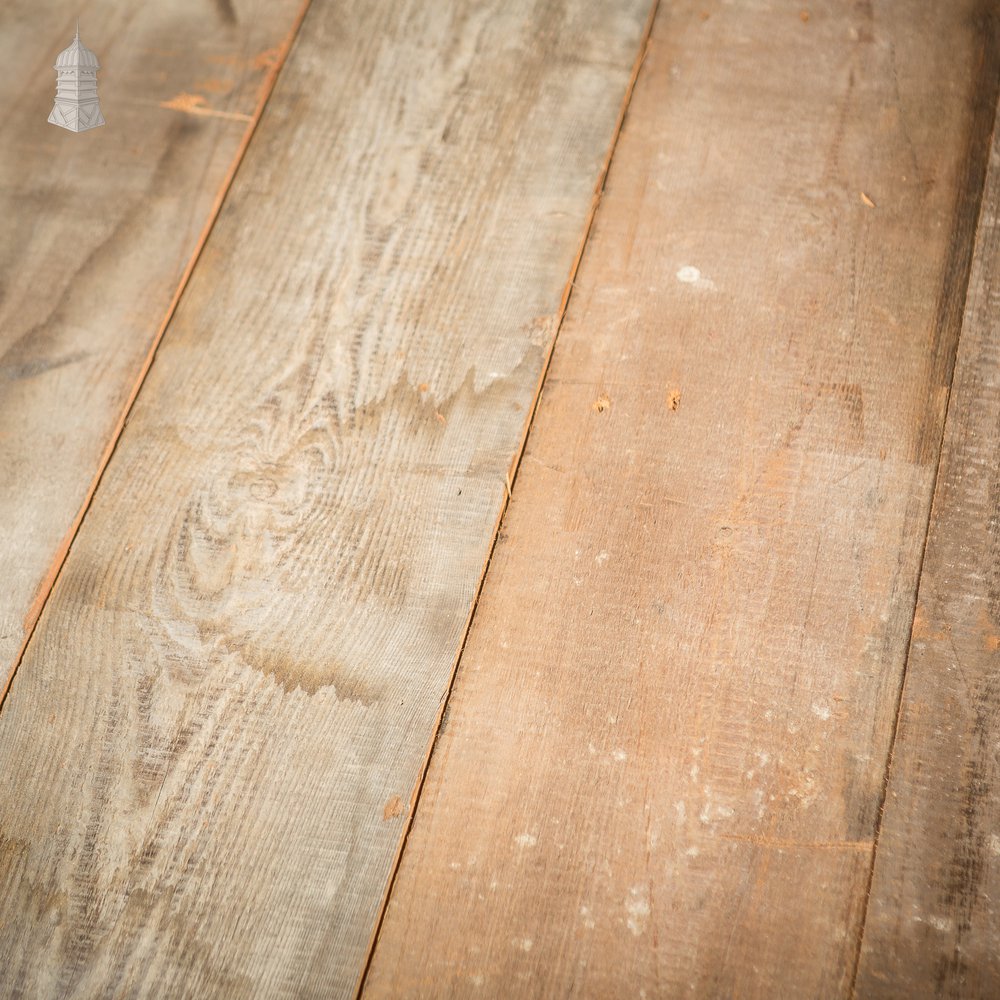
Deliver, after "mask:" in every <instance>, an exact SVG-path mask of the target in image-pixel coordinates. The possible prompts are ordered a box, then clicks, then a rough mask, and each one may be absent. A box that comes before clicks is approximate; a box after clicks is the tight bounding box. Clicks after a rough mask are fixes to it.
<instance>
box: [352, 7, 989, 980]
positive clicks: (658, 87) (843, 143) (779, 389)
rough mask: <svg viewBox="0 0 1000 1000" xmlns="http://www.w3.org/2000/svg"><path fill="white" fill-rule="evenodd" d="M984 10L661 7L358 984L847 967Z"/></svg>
mask: <svg viewBox="0 0 1000 1000" xmlns="http://www.w3.org/2000/svg"><path fill="white" fill-rule="evenodd" d="M981 12H982V11H981V8H980V5H978V4H976V3H970V2H960V3H955V4H948V5H943V4H934V5H932V4H926V3H923V2H922V0H899V2H896V3H892V4H875V5H873V4H870V3H858V4H830V5H815V6H812V5H811V16H810V17H809V18H808V20H805V19H804V18H802V17H800V16H799V10H798V9H797V8H796V7H795V6H789V5H788V4H779V3H773V4H771V3H755V4H749V3H747V4H732V5H728V4H720V5H714V4H713V5H709V6H706V4H705V3H704V2H703V0H697V2H693V0H678V2H674V3H670V4H664V5H661V7H660V11H659V14H658V15H657V21H656V24H655V25H654V29H653V37H652V41H651V44H650V50H649V53H648V55H647V57H646V61H645V63H644V65H643V69H642V71H641V72H640V74H639V79H638V82H637V85H636V90H635V94H634V96H633V99H632V103H631V105H630V108H629V113H628V117H627V118H626V121H625V127H624V130H623V132H622V136H621V138H620V140H619V143H618V145H617V148H616V152H615V158H614V161H613V163H612V167H611V172H610V175H609V180H608V184H607V187H606V190H605V194H604V198H603V200H602V202H601V208H600V211H599V212H598V215H597V220H596V223H595V228H594V230H593V232H592V234H591V239H590V242H589V243H588V247H587V251H586V254H585V255H584V259H583V264H582V266H581V270H580V272H579V274H578V276H577V280H576V282H575V289H574V293H573V297H572V299H571V300H570V305H569V311H568V314H567V317H566V320H565V322H564V325H563V331H562V332H561V333H560V338H559V342H558V345H557V347H556V350H555V355H554V358H553V363H552V367H551V369H550V373H549V376H548V378H547V380H546V384H545V388H544V391H543V394H542V398H541V401H540V405H539V410H538V413H537V416H536V419H535V421H534V423H533V425H532V431H531V435H530V437H529V440H528V446H527V450H526V453H525V458H524V460H523V461H522V463H521V466H520V472H519V474H518V476H517V480H516V484H515V487H514V496H513V501H512V505H511V507H510V508H509V510H508V513H507V515H506V517H505V519H504V525H503V528H502V531H501V534H500V540H499V542H498V545H497V549H496V552H495V553H494V556H493V559H492V561H491V564H490V569H489V572H488V574H487V578H486V581H485V584H484V588H483V592H482V595H481V598H480V601H479V603H478V605H477V611H476V615H475V619H474V622H473V626H472V630H471V633H470V636H469V640H468V644H467V646H466V648H465V651H464V653H463V657H462V662H461V665H460V668H459V671H458V675H457V679H456V682H455V687H454V690H453V692H452V695H451V698H450V700H449V703H448V711H447V713H446V716H445V720H444V723H443V726H442V730H441V733H440V735H439V738H438V741H437V743H436V745H435V749H434V753H433V755H432V758H431V765H430V770H429V773H428V777H427V780H426V783H425V785H424V788H423V792H422V795H421V798H420V801H419V806H418V808H417V810H416V815H415V819H414V824H413V828H412V829H411V831H410V835H409V838H408V840H407V842H406V847H405V849H404V851H403V855H402V863H401V866H400V869H399V872H398V875H397V878H396V880H395V883H394V885H393V888H392V891H391V894H390V897H389V904H388V907H387V911H386V916H385V920H384V923H383V925H382V928H381V932H380V935H379V938H378V940H377V944H376V947H375V950H374V957H373V961H372V965H371V968H370V972H369V975H368V978H367V982H366V986H365V990H364V996H365V997H367V998H375V997H383V996H385V997H418V996H419V997H448V996H451V997H459V996H462V997H464V996H471V995H477V996H492V997H510V996H532V997H562V996H578V997H595V998H597V997H599V998H611V997H637V996H638V997H644V996H645V997H649V998H653V997H675V996H686V995H690V996H696V997H735V996H738V997H744V998H745V997H767V998H774V997H836V996H844V995H845V994H846V993H847V992H848V990H849V985H850V979H851V974H852V972H853V969H854V960H855V955H856V953H857V949H858V946H859V934H860V926H861V916H862V913H863V910H864V903H865V890H866V888H867V884H868V875H869V870H870V863H871V857H872V848H873V838H874V832H875V829H876V822H877V817H878V809H879V802H880V799H881V793H882V788H883V777H884V774H885V767H886V760H887V753H888V748H889V742H890V735H891V732H892V727H893V720H894V715H895V706H896V701H897V697H896V696H897V692H898V689H899V684H900V680H901V676H902V670H903V663H904V657H905V653H906V647H907V641H908V637H909V632H910V625H911V617H912V614H913V607H914V600H915V594H916V584H917V575H918V570H919V564H920V558H921V552H922V547H923V539H924V532H925V528H926V524H927V517H928V510H929V505H930V499H931V491H932V482H933V478H934V473H935V469H936V466H937V456H938V451H939V443H940V438H941V429H942V423H943V419H944V408H945V401H946V397H947V388H948V385H949V384H950V377H951V368H952V360H953V357H954V350H955V346H956V342H957V337H958V333H959V327H960V325H961V312H962V303H963V296H964V291H965V286H966V280H967V277H968V269H969V260H970V257H971V246H972V237H973V231H974V228H975V222H976V217H977V212H978V200H979V197H980V195H981V190H982V187H981V185H982V173H983V170H984V168H985V163H986V158H987V154H988V142H989V134H990V118H989V116H985V115H984V114H982V113H981V110H980V109H981V105H982V101H983V100H985V101H987V102H988V101H992V100H994V99H995V97H996V87H995V79H994V70H995V67H996V61H995V50H994V49H993V47H992V35H991V33H990V32H989V30H988V28H987V27H986V26H985V25H984V23H983V22H982V19H981V18H980V17H979V16H978V15H979V14H981ZM705 13H708V14H710V16H709V17H707V18H706V17H705V16H704V15H705ZM984 53H985V56H986V58H984ZM981 95H982V97H981ZM862 193H864V196H865V198H867V199H868V201H869V202H872V203H873V205H874V207H872V206H871V205H868V204H867V203H866V202H865V198H863V197H862Z"/></svg>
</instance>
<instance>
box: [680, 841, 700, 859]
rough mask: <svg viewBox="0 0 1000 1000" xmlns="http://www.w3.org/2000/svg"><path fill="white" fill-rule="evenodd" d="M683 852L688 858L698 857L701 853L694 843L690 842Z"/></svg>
mask: <svg viewBox="0 0 1000 1000" xmlns="http://www.w3.org/2000/svg"><path fill="white" fill-rule="evenodd" d="M684 853H685V854H686V855H687V856H688V857H689V858H696V857H698V855H699V854H701V851H699V850H698V848H697V847H695V846H694V844H692V845H691V846H690V847H689V848H688V849H687V850H686V851H685V852H684Z"/></svg>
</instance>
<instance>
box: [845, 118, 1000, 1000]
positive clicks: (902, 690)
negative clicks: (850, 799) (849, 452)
mask: <svg viewBox="0 0 1000 1000" xmlns="http://www.w3.org/2000/svg"><path fill="white" fill-rule="evenodd" d="M997 111H998V105H997V104H996V102H994V109H993V121H992V124H991V126H990V130H989V133H988V135H987V137H986V142H985V143H984V146H985V149H984V150H983V155H984V157H985V162H984V164H983V170H982V182H981V184H980V185H979V190H978V191H977V192H976V228H975V231H974V232H973V234H972V239H971V241H970V246H969V253H968V263H967V265H966V274H965V287H964V288H963V290H962V307H961V313H960V316H961V322H960V324H959V330H958V336H957V337H956V339H955V350H954V354H953V356H952V363H951V373H950V376H949V378H948V388H947V396H946V398H945V403H944V417H943V418H942V420H941V433H940V435H939V437H938V442H937V462H936V463H935V466H934V479H933V482H932V483H931V502H930V505H929V508H928V511H927V521H926V523H925V525H924V542H923V546H922V547H921V550H920V564H919V565H918V567H917V581H916V586H915V588H914V591H913V607H912V609H911V611H910V629H909V634H908V636H907V640H906V652H905V654H904V656H903V671H902V676H901V677H900V681H899V687H898V689H897V693H896V705H895V709H894V712H893V719H892V734H891V736H890V737H889V752H888V754H887V755H886V761H885V772H884V773H883V775H882V790H881V794H880V796H879V803H878V811H877V813H876V817H877V818H876V821H875V836H874V838H873V842H872V848H871V862H870V864H869V866H868V877H867V879H866V882H865V896H864V909H863V911H862V914H861V926H860V928H859V929H858V940H857V948H856V950H855V953H854V962H853V964H852V968H851V979H850V986H849V987H848V992H847V996H848V997H849V998H850V1000H857V983H858V974H859V973H860V971H861V953H862V949H863V947H864V941H865V930H866V928H867V925H868V911H869V909H870V908H871V896H872V887H873V885H874V882H875V863H876V860H877V857H878V849H879V840H880V838H881V835H882V825H883V821H884V819H885V806H886V800H887V798H888V795H889V782H890V779H891V777H892V765H893V759H894V757H895V752H896V740H897V737H898V735H899V721H900V716H901V715H902V711H903V702H904V699H905V696H906V681H907V677H908V674H909V666H910V647H911V646H912V645H913V625H914V620H915V618H916V613H917V605H918V604H919V601H920V584H921V582H922V581H923V576H924V559H925V558H926V556H927V546H928V542H929V541H930V531H931V525H932V524H933V523H934V515H935V513H936V510H937V507H938V482H939V479H940V476H941V463H942V462H943V460H944V440H945V435H946V433H947V430H948V417H949V415H950V414H951V399H952V391H953V389H954V387H955V372H956V371H957V370H958V360H959V351H960V348H961V343H962V331H963V330H964V329H965V311H966V306H967V304H968V298H969V286H970V284H971V283H972V271H973V265H974V261H975V256H976V247H977V246H978V245H979V233H980V230H981V228H982V214H983V210H984V205H983V201H984V195H985V192H986V183H987V179H988V177H989V173H990V161H991V158H992V149H993V137H994V135H995V133H996V127H997ZM975 152H978V151H974V153H975Z"/></svg>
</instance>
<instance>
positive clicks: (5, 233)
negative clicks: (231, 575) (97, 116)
mask: <svg viewBox="0 0 1000 1000" xmlns="http://www.w3.org/2000/svg"><path fill="white" fill-rule="evenodd" d="M302 6H303V0H279V2H276V3H273V2H264V0H237V2H235V3H225V4H212V3H208V2H206V0H169V2H157V3H155V4H151V3H141V2H138V0H105V2H102V3H101V4H100V5H93V6H91V7H90V8H86V7H85V8H82V9H81V8H80V7H79V6H77V5H70V4H66V3H65V2H55V0H52V2H44V3H39V2H37V0H13V2H8V3H4V4H3V5H2V6H0V65H2V66H3V71H2V73H0V114H2V118H0V149H2V153H0V219H2V220H3V221H2V222H0V234H2V235H0V524H2V525H3V527H4V531H3V533H2V535H0V568H2V572H0V692H2V691H5V690H6V682H7V676H8V673H9V672H10V670H11V668H12V667H13V666H14V664H15V663H16V662H17V660H18V658H19V653H20V650H21V648H22V646H23V643H24V641H25V639H26V638H27V636H28V634H30V631H31V628H32V627H33V625H34V623H35V621H36V619H37V617H38V612H39V611H40V610H41V606H42V604H43V603H44V600H45V598H46V596H47V594H48V592H49V589H50V587H51V583H52V579H53V577H54V574H55V573H56V572H57V571H58V568H59V566H60V565H61V562H62V559H63V556H64V554H65V550H66V547H67V546H68V544H69V541H70V539H71V538H72V535H73V533H74V532H75V529H76V523H75V522H76V521H77V520H78V518H79V516H80V515H82V512H83V508H84V506H85V505H86V502H87V500H88V497H89V495H90V491H91V487H92V483H93V482H94V479H95V475H96V474H97V473H98V470H99V469H100V468H101V467H102V466H103V464H104V461H105V458H106V454H107V453H108V449H109V447H110V445H111V444H112V443H113V440H114V438H115V437H117V432H118V429H119V426H120V421H121V419H122V416H123V413H124V411H125V409H126V407H127V405H128V403H129V402H130V401H131V394H132V392H133V390H134V388H135V386H136V384H137V382H138V380H139V379H140V376H141V374H142V370H143V367H144V364H145V363H146V361H147V359H148V357H149V354H150V350H151V348H152V346H153V344H154V342H155V341H156V339H157V337H158V336H159V333H160V331H161V329H162V324H163V322H164V320H165V317H166V315H167V314H168V311H169V309H170V308H171V305H172V300H173V299H174V297H175V294H176V292H177V289H178V286H179V285H180V284H181V283H182V282H183V279H184V276H185V273H186V269H187V268H188V266H189V263H190V262H191V259H192V256H193V254H194V253H195V251H196V249H197V247H198V246H199V243H200V237H201V234H202V232H203V229H204V228H205V226H206V223H207V222H208V221H209V220H210V218H211V217H212V216H213V215H214V212H215V209H216V207H217V205H216V202H217V199H218V197H219V196H220V194H221V193H222V191H223V189H224V188H225V187H226V186H227V185H228V180H229V174H230V171H231V169H232V168H233V166H234V160H235V159H237V158H238V156H239V154H240V152H241V148H242V144H243V142H244V141H245V139H246V138H247V137H248V132H249V130H250V129H251V128H252V124H253V118H254V115H255V114H256V113H257V110H258V108H259V106H260V104H261V102H262V101H263V100H264V99H265V97H266V95H267V93H268V92H269V91H270V88H271V85H272V83H273V79H274V72H275V69H276V66H277V64H278V62H279V61H280V58H281V55H282V52H283V50H284V48H285V47H286V46H287V43H288V42H289V40H290V35H291V34H292V32H293V29H294V27H295V26H296V23H297V21H298V18H299V15H300V13H301V10H302ZM78 15H80V16H81V30H82V36H83V39H84V41H85V42H86V43H88V44H89V46H90V47H91V48H93V49H94V50H95V51H96V52H97V55H98V58H99V59H100V61H101V66H102V68H101V70H100V72H99V74H98V85H99V93H100V98H101V106H102V109H103V111H104V116H105V118H106V119H107V121H108V125H107V126H106V127H105V128H102V129H98V130H96V131H94V132H87V133H82V134H79V135H74V134H70V133H68V132H65V131H63V130H60V129H57V128H55V127H53V126H52V125H49V124H48V123H47V121H46V119H47V117H48V114H49V111H50V110H51V108H52V99H53V97H54V95H55V73H54V72H53V70H52V64H53V63H54V62H55V57H56V55H57V54H58V53H59V52H60V51H61V49H63V48H64V47H65V46H66V45H68V44H69V42H70V41H71V40H72V38H73V31H74V24H75V20H76V17H77V16H78ZM184 107H187V108H188V109H190V110H189V111H184V110H181V109H182V108H184ZM192 112H193V113H192ZM0 697H2V695H0Z"/></svg>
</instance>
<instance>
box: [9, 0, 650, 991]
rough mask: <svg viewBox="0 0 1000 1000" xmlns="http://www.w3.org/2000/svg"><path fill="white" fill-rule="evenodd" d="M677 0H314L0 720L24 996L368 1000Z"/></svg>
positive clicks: (14, 962) (13, 967) (12, 939)
mask: <svg viewBox="0 0 1000 1000" xmlns="http://www.w3.org/2000/svg"><path fill="white" fill-rule="evenodd" d="M647 12H648V7H647V3H646V0H629V2H626V3H619V4H615V5H613V7H612V6H611V5H607V4H604V3H601V2H598V0H490V2H482V0H476V2H473V0H412V2H405V3H399V2H398V0H371V2H367V3H363V4H340V3H334V2H326V0H314V3H313V4H312V6H311V7H310V10H309V13H308V14H307V16H306V19H305V21H304V23H303V27H302V29H301V32H300V34H299V37H298V40H297V42H296V45H295V48H294V49H293V51H292V54H291V56H290V58H289V61H288V63H287V65H286V67H285V69H284V70H283V72H282V75H281V78H280V80H279V81H278V85H277V87H276V88H275V91H274V94H273V95H272V97H271V100H270V102H269V104H268V107H267V109H266V111H265V113H264V116H263V118H262V120H261V124H260V125H259V127H258V130H257V132H256V133H255V136H254V141H253V143H252V144H251V146H250V149H249V151H248V153H247V156H246V158H245V160H244V162H243V165H242V166H241V169H240V172H239V174H238V176H237V178H236V181H235V183H234V185H233V188H232V190H231V192H230V195H229V197H228V198H227V201H226V203H225V205H224V207H223V210H222V212H221V214H220V216H219V219H218V222H217V223H216V227H215V229H214V230H213V232H212V234H211V237H210V238H209V240H208V242H207V243H206V246H205V249H204V251H203V253H202V255H201V257H200V259H199V263H198V266H197V268H196V269H195V272H194V274H193V276H192V279H191V281H190V283H189V285H188V288H187V292H186V293H185V296H184V299H183V300H182V302H181V304H180V306H179V308H178V311H177V313H176V314H175V317H174V319H173V321H172V323H171V326H170V329H169V331H168V333H167V335H166V337H165V339H164V342H163V344H162V345H161V348H160V350H159V352H158V354H157V358H156V362H155V364H154V365H153V367H152V369H151V372H150V375H149V377H148V378H147V381H146V383H145V385H144V387H143V390H142V392H141V394H140V396H139V399H138V400H137V402H136V406H135V407H134V409H133V411H132V414H131V416H130V420H129V424H128V427H127V428H126V430H125V432H124V434H123V435H122V438H121V440H120V442H119V445H118V448H117V450H116V452H115V454H114V456H113V458H112V461H111V463H110V464H109V466H108V470H107V472H106V473H105V476H104V478H103V479H102V481H101V485H100V488H99V489H98V490H97V492H96V494H95V497H94V501H93V504H92V506H91V508H90V511H89V513H88V516H87V518H86V520H85V521H84V524H83V526H82V528H81V531H80V532H79V534H78V535H77V538H76V540H75V542H74V545H73V549H72V552H71V554H70V556H69V558H68V560H67V562H66V564H65V567H64V569H63V572H62V574H61V575H60V577H59V580H58V581H57V584H56V586H55V588H54V590H53V593H52V596H51V598H50V600H49V603H48V605H47V606H46V609H45V611H44V613H43V615H42V618H41V619H40V621H39V624H38V627H37V629H36V632H35V634H34V637H33V639H32V641H31V643H30V644H29V647H28V649H27V652H26V655H25V658H24V661H23V663H22V666H21V668H20V670H19V671H18V673H17V675H16V677H15V680H14V684H13V686H12V688H11V694H10V696H9V698H8V701H7V704H6V705H5V707H4V710H3V713H2V715H0V836H2V838H3V839H2V841H0V843H2V844H3V847H2V850H0V959H2V963H3V964H4V965H5V967H6V973H5V979H6V985H8V986H9V987H11V988H13V989H14V990H15V991H19V992H20V993H23V995H25V996H28V995H30V996H32V997H44V996H52V995H58V996H87V997H90V996H95V995H97V996H105V995H107V996H112V995H113V996H120V995H124V996H134V995H144V994H145V995H150V996H156V997H158V998H160V997H188V996H226V997H244V996H245V997H251V996H252V997H257V996H268V997H275V996H287V997H291V996H295V997H305V996H316V997H324V998H325V997H331V996H342V995H348V994H350V993H351V992H352V991H353V989H354V987H355V984H356V982H357V978H358V976H359V975H360V972H361V968H362V965H363V962H364V958H365V955H366V953H367V949H368V945H369V941H370V938H371V934H372V931H373V928H374V921H375V918H376V916H377V914H378V912H379V908H380V905H381V900H382V896H383V893H384V890H385V887H386V883H387V878H388V874H389V872H390V870H391V868H392V865H393V862H394V858H395V855H396V852H397V850H398V845H399V838H400V835H401V832H402V830H403V826H404V822H405V815H406V811H407V806H406V804H407V803H408V802H409V801H410V797H411V794H412V793H413V790H414V786H415V783H416V781H417V779H418V777H419V775H420V773H421V771H422V769H423V766H424V762H425V760H426V756H427V753H428V751H429V740H430V737H431V735H432V732H433V728H434V725H435V721H436V718H437V715H438V712H439V706H440V702H441V699H442V696H443V694H444V692H445V690H446V687H447V685H448V682H449V679H450V675H451V671H452V668H453V665H454V661H455V659H456V656H457V653H458V649H459V645H460V642H461V640H462V638H463V636H464V634H465V627H466V622H467V619H468V615H469V612H470V609H471V603H472V600H473V596H474V594H475V592H476V590H477V587H478V584H479V581H480V578H481V574H482V571H483V566H484V562H485V559H486V556H487V554H488V552H489V550H490V546H491V542H492V538H493V534H494V529H495V526H496V523H497V519H498V516H499V511H500V508H501V503H502V501H503V498H504V497H505V495H506V488H507V487H506V477H507V474H508V471H509V468H510V464H511V462H512V460H513V458H514V456H515V454H516V453H517V452H518V451H519V448H520V442H521V438H522V435H523V432H524V423H525V419H526V414H527V412H528V410H529V408H530V407H531V405H532V404H533V402H534V399H535V394H536V390H537V384H538V379H539V376H540V372H541V368H542V364H543V361H544V360H545V358H546V356H547V352H548V350H549V346H550V343H551V339H552V335H553V330H554V327H555V324H556V322H557V320H558V318H559V316H560V314H561V309H562V303H563V302H564V299H565V295H566V294H567V282H568V279H569V276H570V274H571V269H572V266H573V263H574V261H575V260H576V258H577V254H578V252H579V247H580V243H581V240H582V237H583V232H584V228H585V224H586V222H587V218H588V212H589V211H590V209H591V206H592V204H593V201H594V197H595V184H596V183H597V181H598V178H599V176H600V173H601V170H602V165H603V163H604V161H605V158H606V156H607V151H608V148H609V144H610V141H611V138H612V135H613V134H614V131H615V128H616V122H617V119H618V115H619V112H620V106H621V101H622V97H623V94H624V92H625V88H626V84H627V82H628V80H629V79H630V72H631V71H632V68H633V63H634V61H635V59H636V53H637V51H638V49H639V46H640V39H641V37H642V33H643V30H644V26H645V22H646V15H647ZM109 121H110V116H109Z"/></svg>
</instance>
